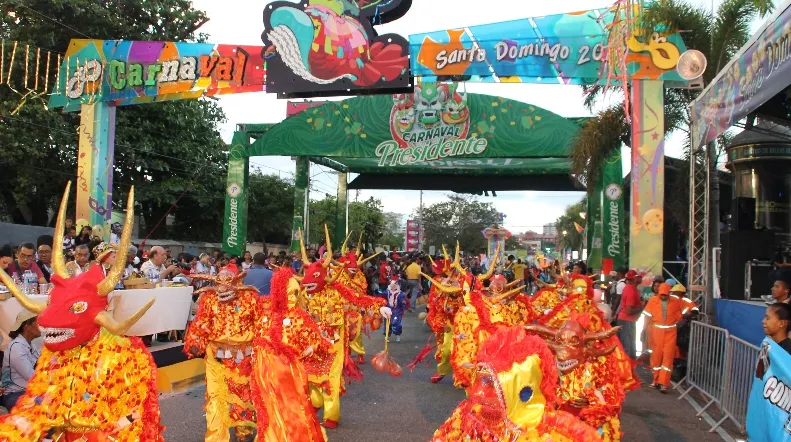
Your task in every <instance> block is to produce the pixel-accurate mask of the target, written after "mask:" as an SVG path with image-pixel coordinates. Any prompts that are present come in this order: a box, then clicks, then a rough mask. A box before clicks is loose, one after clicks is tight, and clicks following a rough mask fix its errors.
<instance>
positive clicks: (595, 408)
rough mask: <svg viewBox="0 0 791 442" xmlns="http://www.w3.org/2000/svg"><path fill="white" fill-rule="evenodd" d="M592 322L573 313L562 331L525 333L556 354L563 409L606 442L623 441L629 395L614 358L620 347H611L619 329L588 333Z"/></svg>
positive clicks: (534, 327) (533, 326)
mask: <svg viewBox="0 0 791 442" xmlns="http://www.w3.org/2000/svg"><path fill="white" fill-rule="evenodd" d="M592 319H593V317H592V315H591V314H590V313H584V314H581V315H578V314H577V313H572V318H571V319H569V320H567V321H566V322H565V323H564V324H563V325H562V326H561V327H547V326H544V325H538V324H531V325H526V326H525V329H526V330H528V331H529V332H534V333H537V334H539V335H541V336H542V337H543V338H544V339H546V340H547V341H548V344H549V348H550V349H551V350H552V353H554V354H555V358H556V360H557V366H558V371H559V372H560V382H559V383H558V386H557V393H556V396H557V401H558V406H559V407H560V409H561V410H563V411H566V412H569V413H571V414H573V415H575V416H577V417H578V418H580V419H582V420H583V421H584V422H585V423H586V424H588V425H590V426H591V427H593V428H596V429H598V432H599V435H600V436H601V438H602V440H603V441H606V442H609V441H619V440H620V439H621V435H622V433H621V423H620V415H621V409H622V405H623V401H624V400H625V397H626V394H625V391H624V388H623V385H622V383H621V378H620V376H619V367H618V361H617V359H615V358H613V357H612V353H613V352H614V351H615V350H616V349H617V348H618V345H617V343H615V344H608V343H607V341H608V340H610V338H612V337H613V336H615V335H616V334H617V332H618V328H610V329H608V330H603V331H599V332H595V333H593V332H588V331H586V330H589V329H590V328H591V325H590V323H591V321H592ZM616 339H617V338H616Z"/></svg>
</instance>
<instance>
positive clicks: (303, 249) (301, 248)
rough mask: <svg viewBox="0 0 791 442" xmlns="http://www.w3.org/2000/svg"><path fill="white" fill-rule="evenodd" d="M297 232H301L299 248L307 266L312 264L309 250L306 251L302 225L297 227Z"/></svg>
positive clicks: (303, 261)
mask: <svg viewBox="0 0 791 442" xmlns="http://www.w3.org/2000/svg"><path fill="white" fill-rule="evenodd" d="M297 233H298V234H299V250H300V251H301V252H302V263H303V264H302V265H304V266H306V265H308V264H310V259H308V252H307V251H305V240H304V239H303V238H302V227H300V228H298V229H297Z"/></svg>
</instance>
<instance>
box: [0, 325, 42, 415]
mask: <svg viewBox="0 0 791 442" xmlns="http://www.w3.org/2000/svg"><path fill="white" fill-rule="evenodd" d="M36 318H37V316H36V314H35V313H33V312H31V311H29V310H24V309H23V310H22V311H20V312H19V313H18V314H17V315H16V322H14V324H13V325H12V326H11V331H10V332H9V333H8V336H9V337H10V338H11V339H12V340H11V342H10V343H9V344H8V349H7V350H6V352H5V354H4V355H3V367H2V373H3V376H2V377H3V379H4V380H5V379H9V380H10V383H9V384H8V385H5V393H4V394H3V406H4V407H5V408H7V409H8V410H11V409H12V408H13V407H14V405H16V402H17V401H18V400H19V398H20V397H21V396H22V395H23V394H24V393H25V389H27V383H28V381H29V380H30V378H31V377H33V372H34V371H35V368H36V360H38V356H39V354H38V351H36V350H35V349H34V348H33V347H32V346H31V345H30V343H31V342H33V340H34V339H36V338H38V337H39V336H41V329H40V328H39V327H38V324H37V323H36Z"/></svg>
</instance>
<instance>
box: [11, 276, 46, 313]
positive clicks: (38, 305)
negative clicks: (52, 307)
mask: <svg viewBox="0 0 791 442" xmlns="http://www.w3.org/2000/svg"><path fill="white" fill-rule="evenodd" d="M0 281H2V282H3V284H4V285H5V286H6V287H8V291H10V292H11V294H12V295H14V297H16V300H17V301H19V304H20V305H21V306H22V307H24V308H26V309H28V310H30V311H31V312H33V313H41V312H43V311H44V309H45V308H47V304H46V303H44V302H36V301H34V300H32V299H30V298H28V297H27V295H25V292H23V291H22V290H20V289H19V287H17V285H16V284H15V283H14V280H13V279H11V277H10V276H8V273H6V272H5V271H4V270H2V269H0Z"/></svg>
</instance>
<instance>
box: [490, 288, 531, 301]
mask: <svg viewBox="0 0 791 442" xmlns="http://www.w3.org/2000/svg"><path fill="white" fill-rule="evenodd" d="M525 287H526V286H524V285H523V286H521V287H517V288H515V289H513V290H509V291H507V292H504V293H500V294H499V295H497V296H494V297H492V299H493V300H494V301H495V302H503V301H505V300H506V299H508V298H510V297H511V296H514V295H516V294H518V293H520V292H521V291H522V290H524V288H525Z"/></svg>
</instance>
